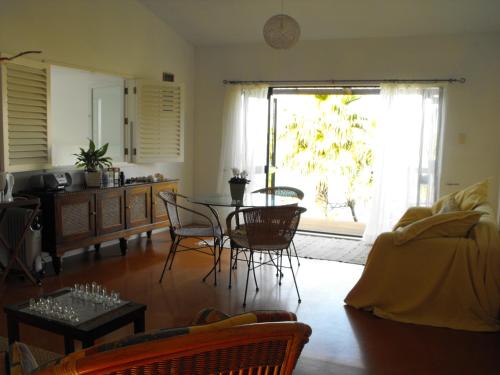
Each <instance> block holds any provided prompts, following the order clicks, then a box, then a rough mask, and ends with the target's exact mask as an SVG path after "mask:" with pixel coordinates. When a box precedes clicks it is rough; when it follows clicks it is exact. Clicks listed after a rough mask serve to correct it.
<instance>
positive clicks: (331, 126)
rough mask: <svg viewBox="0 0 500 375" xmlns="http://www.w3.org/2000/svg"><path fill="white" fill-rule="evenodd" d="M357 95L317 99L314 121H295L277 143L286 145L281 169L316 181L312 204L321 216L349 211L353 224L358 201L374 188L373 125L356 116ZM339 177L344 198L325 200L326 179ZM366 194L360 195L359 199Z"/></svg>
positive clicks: (324, 96)
mask: <svg viewBox="0 0 500 375" xmlns="http://www.w3.org/2000/svg"><path fill="white" fill-rule="evenodd" d="M359 99H360V96H356V95H316V101H315V102H316V106H317V108H316V109H317V111H316V112H315V113H317V115H316V116H317V117H315V118H313V119H312V121H311V119H310V118H309V119H305V118H304V117H302V118H299V116H297V114H294V116H293V121H292V122H291V123H289V124H287V125H286V126H285V129H284V131H283V132H282V135H281V136H280V139H279V140H280V142H284V144H285V147H282V149H283V150H288V152H287V154H286V155H285V156H284V162H283V164H284V165H283V166H284V167H288V168H291V169H295V170H299V171H300V172H301V173H302V174H303V175H305V176H310V175H312V174H316V175H317V176H320V178H319V182H318V183H317V186H316V201H317V203H318V204H320V206H321V207H322V208H323V211H324V213H325V216H327V215H328V212H329V209H331V208H335V207H339V206H348V207H349V208H350V209H351V213H352V216H353V220H354V221H357V217H356V212H355V205H356V200H357V199H366V193H365V191H366V188H367V187H369V186H371V184H372V162H373V153H372V145H371V139H373V131H374V129H375V126H376V124H375V121H374V120H371V121H370V120H369V119H368V118H366V117H364V116H362V115H360V114H358V113H356V112H355V108H353V107H354V106H353V105H352V104H353V103H354V102H356V101H357V100H359ZM332 175H333V176H334V175H341V176H344V177H345V178H346V180H347V196H346V197H338V200H337V199H336V201H335V202H329V200H328V183H329V181H328V176H332ZM363 195H364V196H363Z"/></svg>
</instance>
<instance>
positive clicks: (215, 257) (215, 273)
mask: <svg viewBox="0 0 500 375" xmlns="http://www.w3.org/2000/svg"><path fill="white" fill-rule="evenodd" d="M218 247H219V240H218V239H216V238H214V286H217V248H218ZM219 254H220V251H219Z"/></svg>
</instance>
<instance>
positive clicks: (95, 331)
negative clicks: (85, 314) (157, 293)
mask: <svg viewBox="0 0 500 375" xmlns="http://www.w3.org/2000/svg"><path fill="white" fill-rule="evenodd" d="M66 293H70V289H69V288H64V289H60V290H58V291H55V292H53V293H50V294H47V295H45V296H44V297H58V296H61V295H62V294H66ZM28 306H29V302H28V301H26V302H22V303H19V304H15V305H8V306H5V307H4V312H5V314H6V316H7V331H8V337H9V344H12V343H13V342H15V341H19V323H24V324H27V325H30V326H34V327H37V328H40V329H43V330H45V331H49V332H53V333H57V334H59V335H63V336H64V351H65V353H66V354H68V353H71V352H74V351H75V343H74V340H79V341H81V342H82V347H83V348H88V347H90V346H93V345H94V341H95V340H96V339H98V338H100V337H102V336H104V335H106V334H108V333H110V332H112V331H115V330H117V329H118V328H121V327H123V326H125V325H127V324H129V323H133V324H134V333H140V332H144V329H145V318H144V315H145V311H146V305H143V304H140V303H136V302H131V301H129V302H127V303H126V304H124V305H122V306H119V307H117V308H115V309H113V310H110V311H107V312H105V313H103V314H101V315H99V316H97V317H95V318H93V319H91V320H88V321H85V322H82V323H80V324H74V323H69V322H64V321H61V320H55V319H50V318H45V317H42V316H39V315H36V314H34V313H31V312H30V311H29V310H26V308H27V307H28Z"/></svg>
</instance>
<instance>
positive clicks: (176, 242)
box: [168, 237, 181, 271]
mask: <svg viewBox="0 0 500 375" xmlns="http://www.w3.org/2000/svg"><path fill="white" fill-rule="evenodd" d="M180 243H181V238H180V237H177V238H176V241H175V245H174V248H173V253H172V259H171V260H170V266H168V270H169V271H170V270H171V269H172V265H173V264H174V259H175V254H177V246H179V244H180Z"/></svg>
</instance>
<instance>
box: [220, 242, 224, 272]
mask: <svg viewBox="0 0 500 375" xmlns="http://www.w3.org/2000/svg"><path fill="white" fill-rule="evenodd" d="M223 249H224V237H222V238H221V239H220V243H219V272H220V271H222V250H223Z"/></svg>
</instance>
